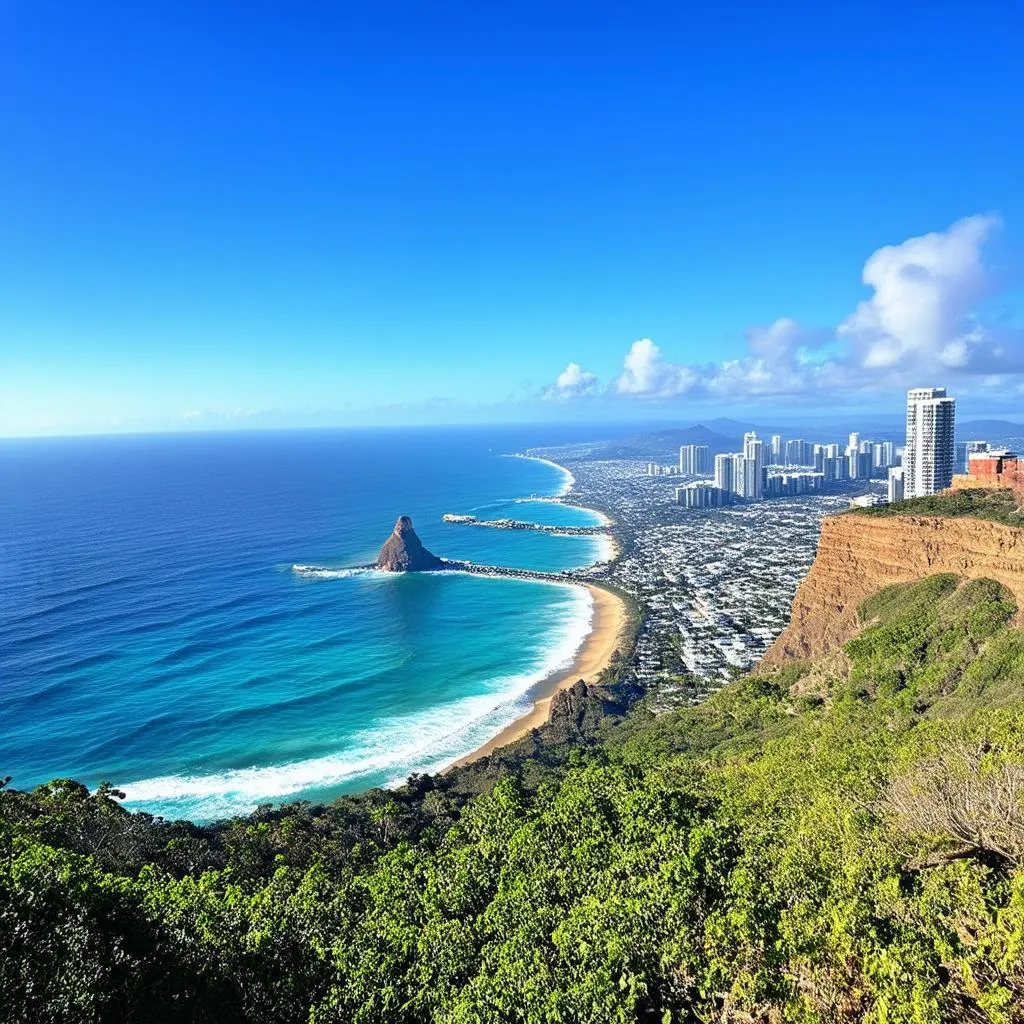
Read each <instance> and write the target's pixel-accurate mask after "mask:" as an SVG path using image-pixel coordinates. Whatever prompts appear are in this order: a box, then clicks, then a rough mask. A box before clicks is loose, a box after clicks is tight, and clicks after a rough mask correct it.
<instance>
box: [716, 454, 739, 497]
mask: <svg viewBox="0 0 1024 1024" xmlns="http://www.w3.org/2000/svg"><path fill="white" fill-rule="evenodd" d="M732 460H733V457H732V455H729V454H726V455H716V456H715V486H716V487H717V488H718V489H719V490H720V491H726V492H730V491H733V490H735V488H734V487H733V477H732V465H733V462H732Z"/></svg>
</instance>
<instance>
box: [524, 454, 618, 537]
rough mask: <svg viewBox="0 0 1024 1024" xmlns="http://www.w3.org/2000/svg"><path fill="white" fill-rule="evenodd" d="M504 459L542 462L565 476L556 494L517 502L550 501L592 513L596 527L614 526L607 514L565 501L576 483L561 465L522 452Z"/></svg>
mask: <svg viewBox="0 0 1024 1024" xmlns="http://www.w3.org/2000/svg"><path fill="white" fill-rule="evenodd" d="M505 458H507V459H528V460H529V461H530V462H543V463H544V465H545V466H551V467H553V468H554V469H557V470H559V471H560V472H562V473H564V474H565V484H564V486H563V487H562V490H561V491H559V493H558V494H553V495H550V496H548V497H540V498H517V499H516V500H517V501H550V502H554V503H555V504H558V505H568V506H569V507H570V508H579V509H583V511H584V512H592V513H593V514H594V515H595V516H597V517H598V519H600V522H599V523H598V524H597V525H598V526H601V527H606V528H610V527H612V526H614V525H615V520H613V519H612V517H611V516H610V515H608V513H607V512H604V511H602V510H601V509H599V508H591V507H590V506H589V505H579V504H577V503H576V502H574V501H567V500H566V499H567V498H568V497H569V495H570V494H571V493H572V489H573V486H574V485H575V483H576V477H574V476H573V475H572V470H570V469H568V468H567V467H565V466H563V465H561V463H558V462H554V461H553V460H552V459H546V458H544V456H543V455H525V454H523V453H522V452H513V453H511V454H509V455H506V456H505Z"/></svg>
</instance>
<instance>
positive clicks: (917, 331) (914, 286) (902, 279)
mask: <svg viewBox="0 0 1024 1024" xmlns="http://www.w3.org/2000/svg"><path fill="white" fill-rule="evenodd" d="M998 227H999V220H998V218H996V217H990V216H981V215H978V216H974V217H965V218H964V219H963V220H960V221H957V222H956V223H955V224H953V225H952V226H951V227H950V228H949V229H948V230H947V231H933V232H931V233H930V234H927V235H921V236H920V237H918V238H908V239H907V240H906V241H905V242H902V243H901V244H899V245H887V246H884V247H883V248H881V249H878V250H877V251H876V252H874V253H872V255H871V256H870V257H869V258H868V260H867V262H866V263H865V264H864V272H863V275H862V276H863V281H864V283H865V284H866V285H868V286H869V287H870V288H873V289H874V294H873V295H872V296H871V298H870V299H866V300H865V301H863V302H861V303H860V304H859V305H858V306H857V308H856V310H855V311H854V312H853V313H851V314H850V315H849V316H848V317H847V318H846V319H845V320H844V321H843V322H842V323H841V324H840V325H839V327H838V328H837V331H836V334H837V337H839V338H840V339H841V340H843V341H845V342H847V343H848V344H849V347H850V349H849V350H850V356H851V358H852V360H853V362H854V363H855V364H857V365H859V366H861V367H863V368H864V369H866V370H891V369H901V368H905V369H925V368H935V367H939V368H943V369H953V370H963V371H979V372H989V371H991V370H992V369H994V368H995V364H998V362H999V361H1000V359H999V356H1000V353H998V352H996V351H995V350H994V345H993V343H992V339H991V337H990V336H989V333H988V331H987V330H986V328H985V326H984V325H983V324H981V323H980V322H979V321H978V319H977V304H978V303H979V302H980V301H981V300H982V299H983V298H984V297H985V295H986V294H987V293H988V292H989V290H990V282H989V275H988V274H987V273H986V270H985V267H984V265H983V264H982V259H981V251H982V247H983V246H984V244H985V242H986V240H987V239H988V237H989V236H990V235H991V233H992V232H993V231H994V230H996V229H997V228H998ZM1003 355H1005V353H1003Z"/></svg>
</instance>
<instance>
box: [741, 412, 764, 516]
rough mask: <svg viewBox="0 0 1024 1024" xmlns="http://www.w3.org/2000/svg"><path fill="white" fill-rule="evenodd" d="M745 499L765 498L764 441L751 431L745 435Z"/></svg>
mask: <svg viewBox="0 0 1024 1024" xmlns="http://www.w3.org/2000/svg"><path fill="white" fill-rule="evenodd" d="M743 459H744V463H743V468H744V476H743V491H742V494H743V497H744V498H749V499H750V500H752V501H760V500H761V499H762V498H763V497H764V473H763V472H762V470H763V468H764V462H765V460H764V441H761V440H760V439H759V438H758V436H757V434H756V433H755V432H754V431H753V430H750V431H748V432H747V433H746V434H744V435H743Z"/></svg>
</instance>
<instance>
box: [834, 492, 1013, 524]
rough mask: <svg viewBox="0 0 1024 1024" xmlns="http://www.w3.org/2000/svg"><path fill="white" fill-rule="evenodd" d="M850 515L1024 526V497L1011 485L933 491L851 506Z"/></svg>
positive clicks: (848, 513)
mask: <svg viewBox="0 0 1024 1024" xmlns="http://www.w3.org/2000/svg"><path fill="white" fill-rule="evenodd" d="M846 514H847V515H857V516H875V517H878V518H885V517H887V516H945V517H947V518H953V519H958V518H962V517H966V516H970V517H971V518H972V519H988V520H991V521H992V522H996V523H1003V524H1004V525H1006V526H1024V511H1022V510H1021V503H1020V499H1019V498H1018V497H1017V496H1016V495H1015V494H1014V493H1013V491H1011V490H1009V489H1008V488H1005V487H1002V488H981V487H979V488H973V487H972V488H965V489H964V490H958V491H946V492H943V493H942V494H932V495H929V496H928V497H926V498H908V499H907V500H906V501H896V502H893V503H892V504H891V505H874V506H872V507H870V508H859V507H856V508H851V509H849V511H848V512H847V513H846Z"/></svg>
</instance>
